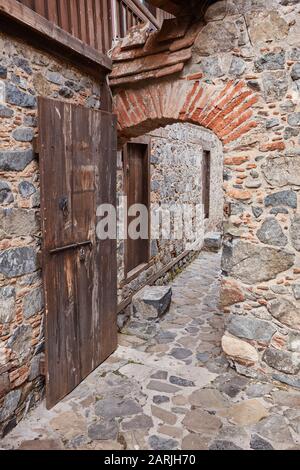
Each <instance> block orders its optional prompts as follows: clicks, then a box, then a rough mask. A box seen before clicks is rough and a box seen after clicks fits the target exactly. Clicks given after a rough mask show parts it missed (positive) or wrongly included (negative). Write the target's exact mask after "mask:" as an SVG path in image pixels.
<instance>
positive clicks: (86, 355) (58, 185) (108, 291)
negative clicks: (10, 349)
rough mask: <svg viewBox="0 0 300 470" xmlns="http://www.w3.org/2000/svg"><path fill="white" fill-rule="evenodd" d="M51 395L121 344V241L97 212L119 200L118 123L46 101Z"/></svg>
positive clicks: (42, 131) (53, 398) (52, 398)
mask: <svg viewBox="0 0 300 470" xmlns="http://www.w3.org/2000/svg"><path fill="white" fill-rule="evenodd" d="M39 139H40V142H39V143H40V170H41V215H42V226H43V279H44V289H45V305H46V396H47V406H48V407H49V408H50V407H52V406H53V405H55V404H56V403H57V402H58V401H59V400H60V399H61V398H63V397H64V396H65V395H67V394H68V393H69V392H71V391H72V390H73V389H74V388H75V387H76V386H77V385H78V384H79V383H80V382H81V381H82V380H83V379H84V378H85V377H86V376H87V375H88V374H89V373H90V372H91V371H93V370H94V369H95V368H96V367H97V366H98V365H99V364H100V363H101V362H103V361H104V360H105V359H106V358H107V357H108V356H109V355H110V354H111V353H112V352H113V351H114V350H115V349H116V346H117V325H116V302H117V268H116V241H115V240H110V239H109V240H105V241H101V240H97V237H96V222H97V220H96V209H97V207H98V206H99V205H100V204H102V203H111V204H113V205H114V206H115V204H116V120H115V116H113V115H112V114H110V113H107V112H104V111H94V110H90V109H88V108H84V107H81V106H75V105H71V104H67V103H62V102H59V101H54V100H49V99H46V98H40V99H39Z"/></svg>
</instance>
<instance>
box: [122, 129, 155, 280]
mask: <svg viewBox="0 0 300 470" xmlns="http://www.w3.org/2000/svg"><path fill="white" fill-rule="evenodd" d="M128 144H129V145H130V144H141V145H145V146H147V151H146V152H145V156H146V158H147V190H148V194H147V205H148V249H147V260H146V261H145V263H142V264H140V265H138V266H136V268H134V269H132V270H131V271H129V270H128V242H127V229H128V227H127V213H128V207H126V209H127V211H126V218H125V234H126V238H125V240H124V274H125V281H127V282H129V280H132V279H134V278H135V277H137V276H138V275H139V274H140V273H141V272H142V271H144V269H145V268H146V267H148V265H149V263H150V259H151V210H150V208H151V161H150V160H151V137H150V136H148V135H145V136H141V137H136V138H132V139H130V140H129V141H128V142H127V143H126V144H125V145H124V147H123V177H124V195H125V196H127V195H128V177H127V176H128V175H127V169H128V165H129V160H128V149H127V145H128Z"/></svg>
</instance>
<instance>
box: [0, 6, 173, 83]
mask: <svg viewBox="0 0 300 470" xmlns="http://www.w3.org/2000/svg"><path fill="white" fill-rule="evenodd" d="M144 3H145V4H146V5H147V2H145V1H144ZM145 4H143V3H142V0H141V1H140V0H0V26H1V30H3V31H7V32H11V33H13V34H15V35H18V36H21V37H22V39H23V40H27V41H30V42H33V43H37V44H38V45H39V47H43V48H45V49H49V50H50V51H51V52H53V53H55V54H58V55H61V56H63V57H64V58H68V59H70V60H72V61H73V62H76V63H80V65H81V66H83V65H84V66H86V67H87V68H89V70H90V71H91V72H93V73H96V74H99V72H102V73H103V72H104V73H107V72H109V71H110V70H111V61H110V59H109V57H108V56H107V52H108V51H109V50H110V49H111V47H112V45H113V41H114V39H116V38H117V37H124V36H125V35H126V34H127V32H128V30H129V29H130V28H131V27H132V26H135V25H138V24H140V23H143V22H149V23H150V26H152V27H153V29H157V28H159V27H160V25H161V23H162V20H163V19H164V18H169V17H170V16H171V15H170V14H169V13H166V12H163V11H161V10H158V9H157V8H155V7H154V9H153V8H151V7H150V8H151V9H152V12H151V11H150V9H148V8H147V6H145ZM153 12H154V14H153Z"/></svg>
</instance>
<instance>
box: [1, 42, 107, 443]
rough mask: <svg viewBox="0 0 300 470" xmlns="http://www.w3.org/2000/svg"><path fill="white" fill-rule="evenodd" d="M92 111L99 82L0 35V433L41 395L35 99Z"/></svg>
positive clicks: (40, 293)
mask: <svg viewBox="0 0 300 470" xmlns="http://www.w3.org/2000/svg"><path fill="white" fill-rule="evenodd" d="M38 95H42V96H47V97H50V98H54V99H59V100H67V101H68V102H72V103H78V104H82V105H85V106H89V107H94V108H98V107H99V104H100V84H99V83H97V82H96V81H95V80H94V79H91V78H90V77H89V76H87V75H85V74H84V73H82V72H79V70H76V69H74V68H73V67H70V66H69V65H68V64H66V63H63V62H61V61H59V60H56V59H54V58H53V57H52V56H51V55H49V54H46V53H42V52H40V51H38V50H36V49H34V48H32V47H29V46H28V45H26V44H25V43H21V42H19V41H17V40H15V39H14V38H13V37H9V36H6V35H4V34H0V123H1V128H0V206H1V207H0V435H1V434H2V433H7V432H8V431H9V430H10V429H11V428H12V427H13V426H14V425H15V424H16V422H17V421H18V420H19V419H20V418H21V417H22V416H23V414H24V413H26V412H27V411H28V409H29V408H30V407H31V406H32V405H33V404H34V403H35V402H36V401H37V400H39V399H40V397H41V393H42V390H43V383H44V381H43V378H42V377H41V375H40V366H39V364H40V359H41V357H42V355H43V351H44V330H43V312H44V310H43V308H44V304H43V290H42V280H41V271H40V268H39V252H40V245H41V232H40V217H39V169H38V161H37V159H36V158H35V155H34V153H33V148H32V141H33V138H34V137H35V136H36V135H37V131H38V128H37V96H38Z"/></svg>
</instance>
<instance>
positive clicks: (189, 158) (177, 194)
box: [118, 124, 223, 326]
mask: <svg viewBox="0 0 300 470" xmlns="http://www.w3.org/2000/svg"><path fill="white" fill-rule="evenodd" d="M149 137H150V138H151V157H150V179H151V205H152V209H153V208H154V206H156V205H164V204H167V205H172V204H179V205H181V204H190V205H191V206H192V207H195V206H196V205H197V204H202V158H203V150H208V151H210V153H211V172H210V175H211V184H210V214H209V219H207V220H205V221H203V217H202V219H201V220H200V225H199V227H198V229H199V233H198V236H197V239H194V240H193V241H192V245H195V242H196V246H197V250H199V249H201V247H202V246H203V242H204V232H205V231H208V230H210V231H212V230H215V231H221V230H222V229H221V227H222V220H223V191H222V180H223V151H222V145H221V143H220V141H219V139H217V138H216V137H215V136H214V135H213V133H211V132H210V131H207V130H206V129H203V128H200V127H197V126H193V125H191V124H173V125H170V126H167V127H165V128H160V129H157V130H155V131H152V132H151V133H150V134H149ZM123 173H124V172H123V168H122V165H121V161H120V165H119V171H118V195H119V196H122V195H124V189H123ZM186 248H187V239H186V237H185V238H183V239H180V240H169V239H163V238H162V237H160V238H159V239H153V240H152V241H151V260H150V263H151V265H150V267H149V268H148V269H145V270H144V271H143V272H141V273H140V274H139V275H138V276H137V277H136V278H135V279H133V280H132V281H130V282H129V283H126V282H125V283H124V281H126V279H125V273H124V247H123V242H121V241H119V249H118V281H119V292H118V294H119V296H118V297H119V299H118V300H119V302H121V301H122V300H124V299H126V298H127V297H129V296H130V295H131V294H132V293H134V292H136V291H137V290H138V289H139V288H140V287H141V286H143V285H145V284H146V283H147V280H148V279H149V278H150V277H151V276H153V275H155V274H156V273H158V272H159V271H160V270H161V269H162V268H164V267H165V266H167V265H168V264H169V263H170V262H171V261H172V260H175V259H176V258H177V257H178V256H179V255H181V254H182V253H183V252H184V251H185V250H186ZM195 249H196V248H195ZM121 318H123V315H122V316H121V317H120V318H119V324H120V326H122V325H123V320H121Z"/></svg>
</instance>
